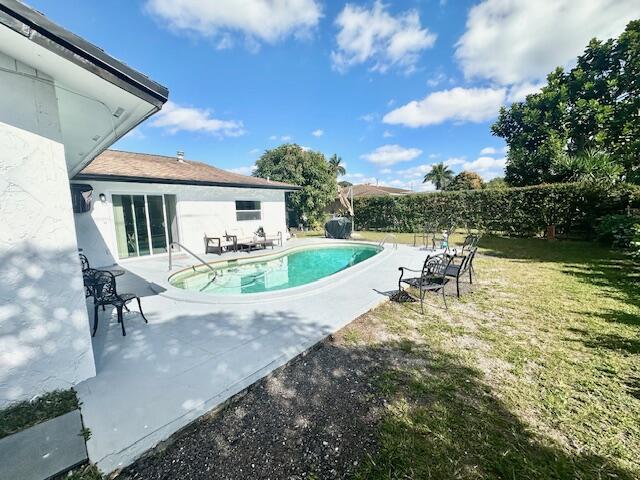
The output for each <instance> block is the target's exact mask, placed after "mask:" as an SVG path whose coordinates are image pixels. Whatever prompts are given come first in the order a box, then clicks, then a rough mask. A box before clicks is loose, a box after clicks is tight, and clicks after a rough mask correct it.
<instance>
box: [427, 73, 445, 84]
mask: <svg viewBox="0 0 640 480" xmlns="http://www.w3.org/2000/svg"><path fill="white" fill-rule="evenodd" d="M446 80H447V76H446V75H445V74H444V73H442V72H438V73H436V74H435V75H433V76H432V77H430V78H428V79H427V85H429V86H430V87H437V86H438V85H440V84H441V83H443V82H445V81H446Z"/></svg>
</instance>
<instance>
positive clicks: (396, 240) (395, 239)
mask: <svg viewBox="0 0 640 480" xmlns="http://www.w3.org/2000/svg"><path fill="white" fill-rule="evenodd" d="M388 238H393V248H394V250H397V249H398V237H396V236H395V235H394V234H393V233H387V234H386V235H385V236H384V237H382V240H380V242H378V246H379V247H382V246H383V245H384V244H385V243H386V241H387V239H388Z"/></svg>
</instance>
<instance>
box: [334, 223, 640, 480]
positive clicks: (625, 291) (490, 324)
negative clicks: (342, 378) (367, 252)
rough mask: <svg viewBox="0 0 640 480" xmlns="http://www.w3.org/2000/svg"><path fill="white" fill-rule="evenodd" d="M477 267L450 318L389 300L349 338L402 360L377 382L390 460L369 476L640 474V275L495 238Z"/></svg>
mask: <svg viewBox="0 0 640 480" xmlns="http://www.w3.org/2000/svg"><path fill="white" fill-rule="evenodd" d="M364 236H365V237H367V238H371V239H375V237H374V236H373V235H371V234H369V233H365V234H364ZM401 239H402V240H404V241H407V242H409V243H411V242H412V241H413V237H412V236H411V237H410V238H409V236H404V235H403V236H401ZM476 269H477V272H478V282H477V285H476V286H475V288H474V291H473V292H472V293H469V294H467V295H465V296H464V298H463V299H462V300H461V301H457V300H453V301H451V302H450V309H449V311H448V312H446V311H444V309H443V308H442V306H441V303H440V302H441V299H439V298H437V297H434V298H431V299H429V301H430V303H431V304H432V306H431V307H429V308H427V309H426V314H425V315H424V316H422V315H420V314H419V308H418V307H417V305H416V304H397V303H387V304H385V305H383V306H381V307H380V308H378V309H376V310H374V311H372V312H370V313H368V314H367V315H366V316H365V317H364V318H362V319H360V320H359V321H357V322H355V323H353V324H352V325H350V326H348V327H347V328H346V329H345V330H344V331H343V332H342V335H340V336H339V338H341V339H342V342H343V343H344V345H345V347H347V348H360V349H387V350H389V349H390V350H391V351H393V352H394V355H395V358H396V359H397V360H396V361H393V362H391V364H390V365H388V366H386V367H385V368H384V373H383V374H382V375H380V378H377V379H375V381H376V385H378V388H379V391H380V395H384V396H386V397H388V398H387V400H388V403H387V408H386V412H385V415H384V418H385V420H384V421H383V423H382V425H381V427H380V430H379V432H378V434H379V436H380V441H381V450H380V451H379V452H378V454H377V455H374V456H373V457H372V458H370V459H369V461H368V462H367V463H366V465H365V466H364V467H363V470H362V471H361V475H360V476H359V478H362V479H382V478H385V479H387V478H393V479H427V478H433V479H440V478H456V479H480V478H487V479H489V478H505V479H507V478H508V479H520V478H538V479H547V478H567V479H587V478H598V479H600V478H602V479H605V478H616V479H631V478H640V455H639V453H638V452H640V359H639V357H640V355H639V354H640V296H639V295H638V294H639V293H640V289H639V288H638V279H639V278H640V268H639V267H638V266H637V265H634V264H633V263H632V262H631V261H630V260H629V259H628V258H626V257H625V256H623V255H622V254H620V253H617V252H612V251H609V250H607V249H604V248H601V247H599V246H597V245H594V244H591V243H583V242H569V241H566V242H563V241H557V242H547V241H545V240H538V239H507V238H496V237H486V238H484V239H483V240H482V241H481V255H479V257H477V260H476Z"/></svg>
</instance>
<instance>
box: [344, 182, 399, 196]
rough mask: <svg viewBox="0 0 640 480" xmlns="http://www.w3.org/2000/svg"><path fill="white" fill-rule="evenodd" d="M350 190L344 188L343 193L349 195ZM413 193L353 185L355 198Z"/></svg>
mask: <svg viewBox="0 0 640 480" xmlns="http://www.w3.org/2000/svg"><path fill="white" fill-rule="evenodd" d="M349 188H351V187H344V188H343V189H342V192H343V193H344V194H345V195H349ZM409 193H412V192H411V191H410V190H404V189H402V188H394V187H383V186H381V185H370V184H362V185H353V196H354V197H381V196H387V195H407V194H409Z"/></svg>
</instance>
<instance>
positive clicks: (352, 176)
mask: <svg viewBox="0 0 640 480" xmlns="http://www.w3.org/2000/svg"><path fill="white" fill-rule="evenodd" d="M341 178H342V180H346V181H347V182H351V183H372V184H374V185H375V184H376V183H377V182H378V179H377V178H375V177H371V176H368V175H365V174H364V173H347V174H346V175H343V176H342V177H341Z"/></svg>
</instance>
